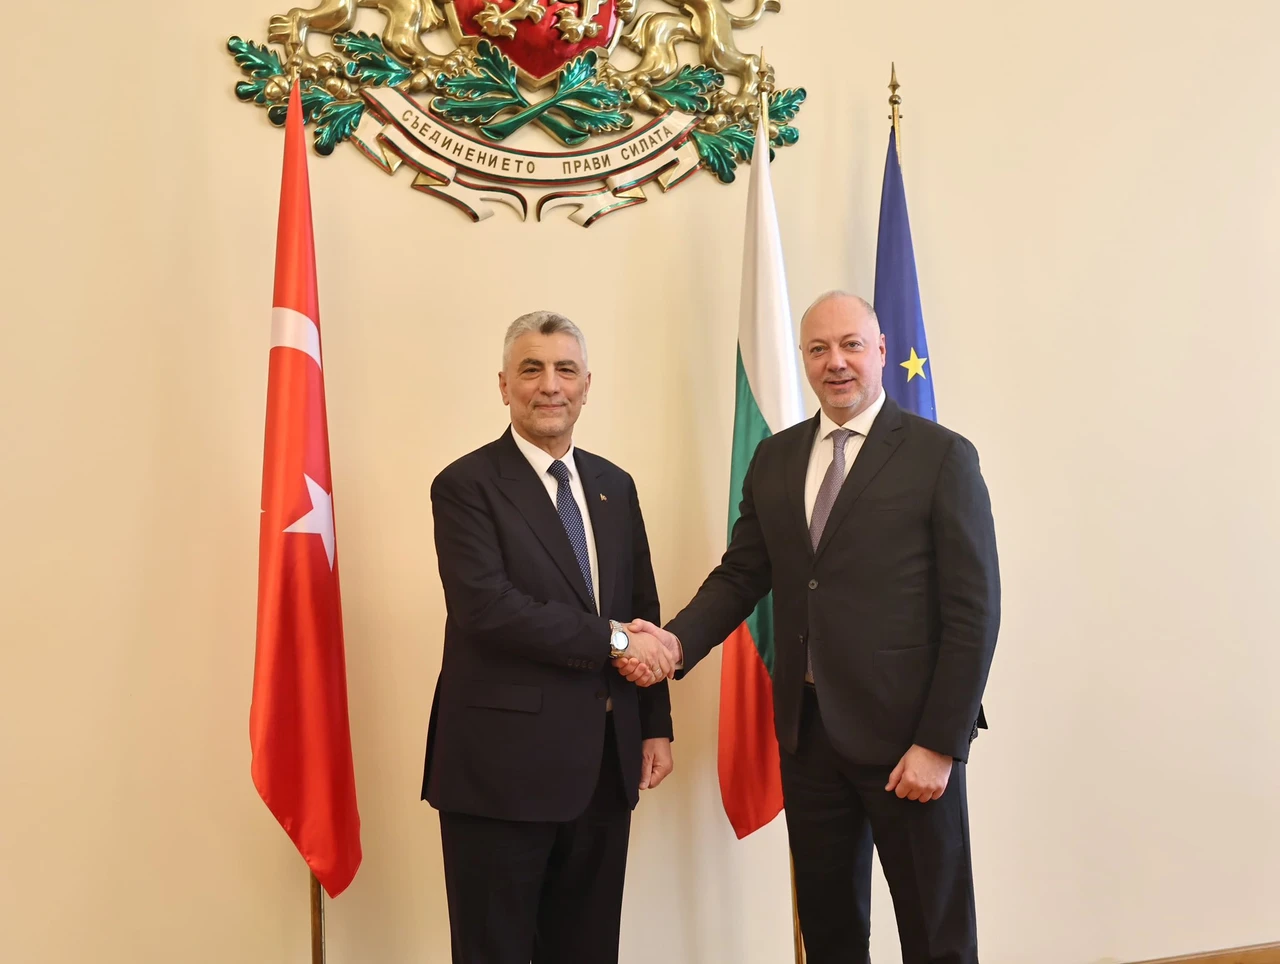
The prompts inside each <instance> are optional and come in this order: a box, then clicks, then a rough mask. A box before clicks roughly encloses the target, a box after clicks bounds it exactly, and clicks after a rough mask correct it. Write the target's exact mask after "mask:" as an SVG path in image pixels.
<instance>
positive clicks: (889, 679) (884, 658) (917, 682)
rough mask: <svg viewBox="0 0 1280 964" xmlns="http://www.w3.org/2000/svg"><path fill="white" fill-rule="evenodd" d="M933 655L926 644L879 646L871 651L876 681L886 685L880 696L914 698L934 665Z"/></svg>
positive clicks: (900, 698) (897, 699)
mask: <svg viewBox="0 0 1280 964" xmlns="http://www.w3.org/2000/svg"><path fill="white" fill-rule="evenodd" d="M932 664H933V654H932V651H931V649H930V647H929V646H927V645H926V646H912V647H910V648H908V649H878V650H876V651H875V652H874V653H872V654H871V665H872V666H873V667H874V668H875V676H876V681H877V683H879V685H880V686H881V687H883V688H885V692H883V693H882V698H886V699H888V698H889V696H890V694H892V696H893V699H892V700H891V702H898V701H900V700H903V699H910V700H913V701H914V700H915V699H917V698H918V697H919V696H920V695H921V690H922V687H923V686H924V683H925V681H926V680H928V678H929V673H930V671H931V670H932V668H933V665H932Z"/></svg>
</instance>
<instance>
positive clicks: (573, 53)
mask: <svg viewBox="0 0 1280 964" xmlns="http://www.w3.org/2000/svg"><path fill="white" fill-rule="evenodd" d="M445 13H446V15H447V16H448V18H449V27H450V29H451V30H452V32H453V35H454V40H455V41H456V42H457V43H466V42H470V43H476V42H479V41H480V40H488V41H490V42H491V43H492V44H493V45H494V46H496V47H497V48H498V49H499V50H501V51H502V52H503V53H504V54H506V55H507V56H508V57H510V58H511V61H512V63H514V64H515V65H516V69H517V70H518V71H519V76H520V80H521V81H523V82H524V83H525V84H526V85H528V86H529V87H542V86H544V85H546V84H548V83H550V82H551V81H553V80H555V76H556V74H557V73H559V72H560V68H561V67H563V66H564V65H565V64H567V63H569V61H571V60H573V59H574V58H575V57H578V56H580V55H582V54H584V53H586V52H587V51H588V50H599V51H601V52H602V53H604V52H607V51H610V50H612V49H613V47H614V44H616V43H617V40H618V37H619V35H620V34H621V30H620V29H619V27H620V23H619V19H618V9H617V5H616V3H615V0H574V2H569V3H566V2H563V0H453V2H452V3H450V4H447V5H446V6H445Z"/></svg>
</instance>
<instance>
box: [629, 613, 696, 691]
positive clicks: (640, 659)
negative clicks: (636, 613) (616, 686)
mask: <svg viewBox="0 0 1280 964" xmlns="http://www.w3.org/2000/svg"><path fill="white" fill-rule="evenodd" d="M627 634H628V635H629V636H630V637H631V644H630V645H629V646H628V647H627V655H626V656H624V657H623V658H622V659H618V660H615V661H614V666H616V667H617V670H618V672H619V673H621V674H622V675H623V676H625V677H626V678H627V679H629V680H630V681H631V682H633V683H635V684H636V685H638V686H652V685H653V684H654V683H659V682H661V681H662V680H664V679H666V678H667V677H669V676H670V675H671V674H672V672H673V671H674V669H675V667H676V666H678V665H679V664H680V662H681V661H682V656H683V654H682V653H681V650H680V641H679V640H678V639H676V637H675V636H673V635H672V634H671V633H669V632H667V630H665V629H662V628H661V627H659V626H655V625H654V624H653V623H651V622H649V621H648V620H645V619H636V620H633V621H632V622H631V624H630V625H628V626H627ZM637 639H644V640H646V644H645V645H646V646H648V645H649V643H648V641H652V642H653V643H656V645H657V650H658V653H657V656H656V660H657V661H656V662H654V661H651V659H650V658H649V656H648V653H650V652H651V650H649V649H635V650H634V652H633V647H635V645H636V642H635V641H636V640H637Z"/></svg>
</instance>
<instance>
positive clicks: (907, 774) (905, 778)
mask: <svg viewBox="0 0 1280 964" xmlns="http://www.w3.org/2000/svg"><path fill="white" fill-rule="evenodd" d="M951 763H952V760H951V757H949V756H947V755H946V754H945V753H935V752H934V751H933V750H926V749H925V748H924V747H922V746H914V745H913V746H912V747H911V749H909V750H908V751H907V752H906V753H904V754H903V755H902V759H901V760H899V761H898V765H897V766H896V767H894V768H893V773H891V774H889V783H888V785H887V786H886V787H885V789H886V790H892V791H893V792H894V793H896V794H897V795H898V796H899V797H900V798H902V799H906V800H919V801H920V802H921V803H928V802H929V801H930V800H937V799H938V797H940V796H942V793H943V791H944V790H946V789H947V781H948V780H950V779H951Z"/></svg>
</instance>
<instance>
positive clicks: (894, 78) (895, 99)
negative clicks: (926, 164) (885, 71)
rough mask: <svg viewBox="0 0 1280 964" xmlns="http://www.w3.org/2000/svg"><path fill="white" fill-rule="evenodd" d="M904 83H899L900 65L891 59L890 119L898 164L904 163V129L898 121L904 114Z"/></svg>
mask: <svg viewBox="0 0 1280 964" xmlns="http://www.w3.org/2000/svg"><path fill="white" fill-rule="evenodd" d="M901 86H902V85H901V84H899V83H898V66H897V64H895V63H894V62H893V61H889V107H890V109H891V110H892V111H893V113H892V114H890V115H889V119H890V120H892V121H893V142H894V143H895V144H896V145H897V146H898V165H899V166H901V165H902V131H901V129H900V128H899V127H898V121H899V120H900V119H901V117H902V114H901V113H900V112H899V108H900V107H901V106H902V98H901V97H899V96H898V88H899V87H901Z"/></svg>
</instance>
